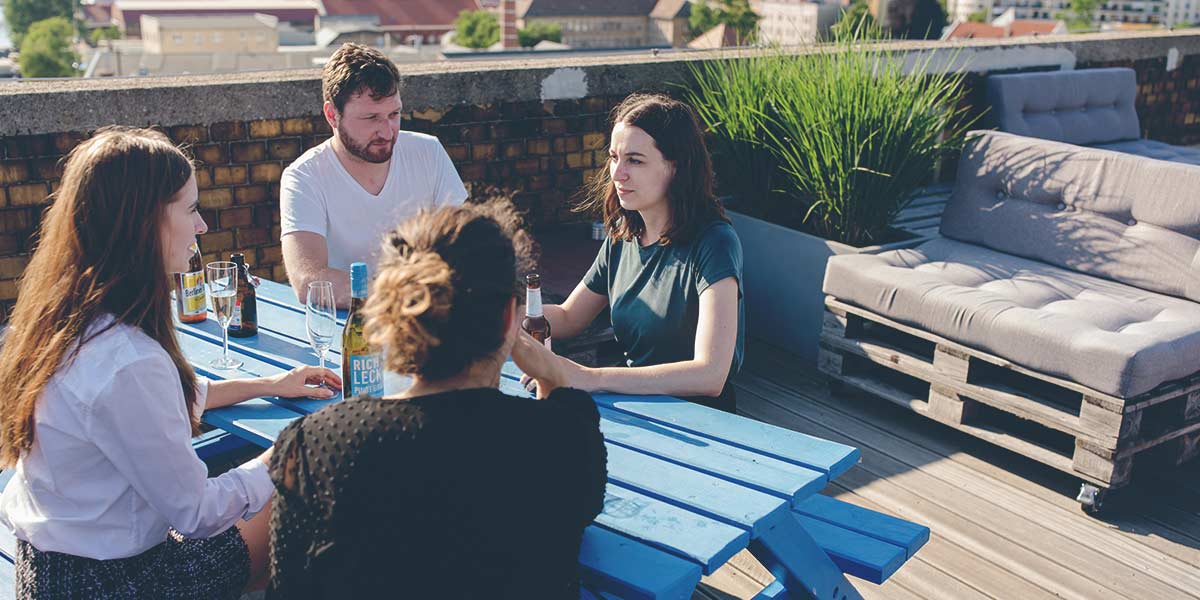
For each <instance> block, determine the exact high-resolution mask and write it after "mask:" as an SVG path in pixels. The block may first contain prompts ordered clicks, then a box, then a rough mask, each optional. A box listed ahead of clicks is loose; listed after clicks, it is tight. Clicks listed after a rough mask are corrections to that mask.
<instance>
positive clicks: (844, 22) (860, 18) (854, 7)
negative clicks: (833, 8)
mask: <svg viewBox="0 0 1200 600" xmlns="http://www.w3.org/2000/svg"><path fill="white" fill-rule="evenodd" d="M878 29H879V26H878V25H877V24H876V23H875V17H873V16H871V8H870V7H868V6H867V3H866V0H854V2H852V3H851V4H850V6H847V7H846V9H845V10H843V11H842V16H841V18H840V19H838V22H837V23H834V24H833V27H830V28H829V33H830V34H831V35H832V37H833V39H835V40H844V39H850V38H853V37H855V36H858V38H859V39H862V38H864V37H871V36H870V35H869V34H870V33H871V32H878Z"/></svg>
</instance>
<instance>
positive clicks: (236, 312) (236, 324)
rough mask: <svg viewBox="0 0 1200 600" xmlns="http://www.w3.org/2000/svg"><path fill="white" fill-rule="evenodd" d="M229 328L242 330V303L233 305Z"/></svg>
mask: <svg viewBox="0 0 1200 600" xmlns="http://www.w3.org/2000/svg"><path fill="white" fill-rule="evenodd" d="M229 328H230V329H241V328H242V303H241V302H238V303H237V304H235V305H233V318H231V319H229Z"/></svg>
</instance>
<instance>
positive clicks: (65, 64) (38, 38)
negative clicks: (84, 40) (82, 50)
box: [19, 17, 79, 77]
mask: <svg viewBox="0 0 1200 600" xmlns="http://www.w3.org/2000/svg"><path fill="white" fill-rule="evenodd" d="M74 36H75V27H73V26H72V25H71V22H70V21H68V20H66V19H65V18H63V17H52V18H49V19H43V20H41V21H38V22H36V23H34V24H32V25H30V26H29V30H28V31H27V32H26V33H25V37H24V39H22V40H21V55H20V57H19V60H20V62H21V76H22V77H71V76H74V75H77V74H78V71H77V70H76V69H75V64H77V63H78V62H79V55H78V54H76V53H75V50H73V49H72V48H71V39H72V38H74Z"/></svg>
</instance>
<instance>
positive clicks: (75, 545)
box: [0, 315, 275, 560]
mask: <svg viewBox="0 0 1200 600" xmlns="http://www.w3.org/2000/svg"><path fill="white" fill-rule="evenodd" d="M111 322H112V316H108V315H106V316H104V317H103V318H101V319H99V320H98V321H97V322H96V323H95V324H94V325H92V326H91V327H89V329H88V331H89V332H91V331H95V330H96V329H95V328H96V327H103V326H105V325H107V324H108V323H111ZM198 382H199V386H198V389H197V397H196V400H197V406H196V410H197V412H201V411H203V409H204V402H205V400H207V396H208V381H207V380H205V379H199V381H198ZM191 427H192V426H191V421H190V420H189V419H188V414H187V409H186V408H185V407H184V404H183V388H182V387H181V386H180V385H179V372H178V371H176V370H175V363H173V362H171V357H170V356H169V355H168V354H167V351H166V350H164V349H163V347H162V346H160V345H159V344H158V342H156V341H154V340H153V339H151V338H150V337H149V336H147V335H146V334H145V333H144V332H142V330H140V329H138V328H136V327H132V326H130V325H125V324H118V325H116V326H114V327H113V328H111V329H109V330H108V331H105V332H104V333H102V334H100V335H99V336H96V337H94V338H92V339H91V340H88V342H87V343H85V344H84V345H83V348H82V349H81V350H80V352H79V355H78V356H77V357H76V358H75V359H74V360H73V361H70V362H68V363H64V366H63V367H60V368H59V369H58V371H57V372H56V373H55V374H54V375H53V376H52V377H51V378H50V381H49V383H47V385H46V389H45V391H44V392H42V397H41V398H39V399H38V404H37V408H36V409H34V413H33V446H32V447H31V448H30V449H29V451H28V452H26V453H25V454H24V455H22V456H21V458H20V459H19V460H18V461H17V466H16V473H14V474H13V478H12V480H11V481H9V482H8V486H7V487H6V488H5V489H4V495H3V496H0V523H3V524H4V526H6V527H8V529H9V530H11V531H12V532H13V534H14V535H15V536H16V537H17V538H18V539H22V540H25V541H27V542H29V543H30V544H33V546H34V547H35V548H37V549H38V550H41V551H43V552H64V553H67V554H73V555H75V556H83V557H86V558H93V559H97V560H108V559H114V558H126V557H129V556H135V555H138V554H141V553H143V552H145V551H147V550H149V549H150V548H153V547H154V546H156V545H158V544H161V543H163V542H164V541H165V540H166V539H167V528H168V527H174V528H175V529H176V530H177V531H179V532H180V533H182V534H183V535H184V536H185V537H191V538H205V537H211V536H214V535H217V534H218V533H221V532H223V531H225V530H227V529H229V528H230V527H233V526H234V524H236V523H237V521H238V520H239V519H245V518H249V517H250V516H252V515H253V514H255V513H257V512H258V511H260V510H262V508H263V507H264V506H265V505H266V503H267V501H268V500H270V498H271V495H272V494H273V493H274V491H275V488H274V486H273V484H272V483H271V477H270V475H268V474H267V467H266V465H265V464H263V463H262V461H260V460H258V458H252V459H250V460H249V461H248V462H247V463H246V464H244V465H242V466H241V467H238V468H236V469H233V470H231V471H229V472H227V473H224V474H222V475H220V476H218V477H212V478H210V477H208V467H206V466H205V465H204V462H202V461H201V460H200V459H199V458H198V457H197V456H196V451H195V450H193V449H192V443H191V435H192V428H191Z"/></svg>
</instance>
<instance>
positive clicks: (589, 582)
mask: <svg viewBox="0 0 1200 600" xmlns="http://www.w3.org/2000/svg"><path fill="white" fill-rule="evenodd" d="M579 566H580V568H581V571H582V573H581V577H582V579H583V583H584V585H586V586H587V587H588V588H590V589H591V590H592V591H594V592H597V593H600V594H602V595H604V594H613V595H615V596H616V597H619V598H625V599H629V600H634V599H642V598H648V599H654V600H660V599H661V600H666V599H679V600H683V599H685V598H691V597H692V591H693V590H695V589H696V585H697V584H699V583H700V565H698V564H696V563H694V562H692V561H689V560H685V559H682V558H679V557H677V556H673V555H671V554H667V553H665V552H663V551H661V550H657V549H655V548H651V547H650V546H647V545H645V544H643V543H641V542H637V541H634V540H631V539H629V538H627V537H625V536H623V535H621V534H618V533H614V532H612V531H609V530H607V529H604V528H603V527H597V526H595V525H592V526H590V527H588V528H587V529H585V530H584V532H583V544H582V545H580V547H579ZM614 573H620V574H621V577H620V578H619V579H618V578H617V577H614V575H613V574H614Z"/></svg>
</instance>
